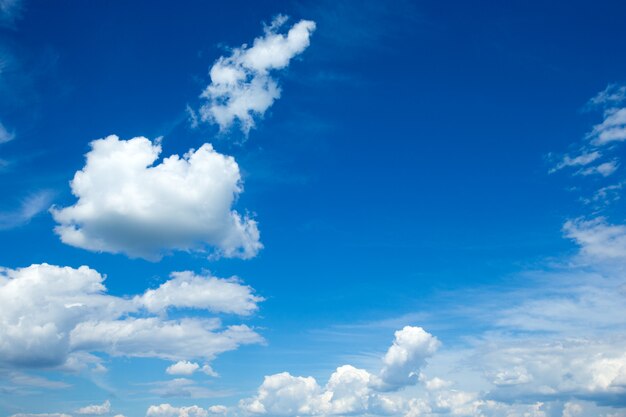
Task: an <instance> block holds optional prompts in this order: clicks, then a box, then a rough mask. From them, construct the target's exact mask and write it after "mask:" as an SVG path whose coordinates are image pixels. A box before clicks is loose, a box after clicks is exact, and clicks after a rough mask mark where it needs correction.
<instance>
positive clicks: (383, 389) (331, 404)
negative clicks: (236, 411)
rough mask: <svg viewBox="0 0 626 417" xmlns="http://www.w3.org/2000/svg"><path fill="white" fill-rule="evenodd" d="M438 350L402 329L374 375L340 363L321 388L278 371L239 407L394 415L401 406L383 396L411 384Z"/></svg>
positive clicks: (429, 339)
mask: <svg viewBox="0 0 626 417" xmlns="http://www.w3.org/2000/svg"><path fill="white" fill-rule="evenodd" d="M438 347H439V341H438V340H437V339H436V338H435V337H433V336H432V335H431V334H429V333H428V332H426V331H424V329H422V328H421V327H411V326H406V327H404V328H403V329H401V330H398V331H397V332H396V333H395V339H394V342H393V344H392V346H391V347H390V348H389V350H388V351H387V354H386V355H385V356H384V357H383V359H382V362H383V367H382V369H381V371H380V377H379V376H377V375H376V374H373V373H370V372H369V371H367V370H365V369H359V368H356V367H354V366H352V365H344V366H340V367H338V368H337V369H336V370H335V372H333V373H332V375H331V376H330V378H329V379H328V382H327V383H326V385H325V386H323V387H322V386H320V385H319V384H318V382H317V381H316V379H315V378H313V377H310V376H309V377H301V376H292V375H291V374H289V373H288V372H282V373H279V374H274V375H269V376H266V377H265V379H264V381H263V383H262V384H261V386H260V387H259V389H258V392H257V394H256V396H254V397H252V398H248V399H244V400H242V401H241V402H240V408H241V409H242V410H244V411H245V412H248V413H252V414H267V415H280V416H299V415H314V416H315V415H352V414H354V415H370V414H375V415H377V414H383V415H386V414H398V413H400V412H401V411H402V409H403V408H404V406H405V404H404V402H403V400H402V399H401V398H400V397H395V396H393V395H389V394H387V392H388V391H390V390H391V389H393V390H396V391H397V390H399V389H400V388H405V387H407V386H409V385H413V384H415V383H417V381H418V380H419V374H420V370H421V368H422V367H423V366H424V365H425V360H426V357H428V356H430V355H432V354H433V353H434V352H435V351H436V349H437V348H438Z"/></svg>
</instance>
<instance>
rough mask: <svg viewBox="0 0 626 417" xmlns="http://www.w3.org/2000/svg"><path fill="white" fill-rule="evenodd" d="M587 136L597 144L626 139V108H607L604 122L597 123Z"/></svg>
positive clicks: (601, 144)
mask: <svg viewBox="0 0 626 417" xmlns="http://www.w3.org/2000/svg"><path fill="white" fill-rule="evenodd" d="M587 138H588V139H590V140H591V143H592V144H594V145H597V146H603V145H607V144H609V143H611V142H622V141H624V140H626V108H620V109H610V110H607V111H606V112H605V114H604V120H603V121H602V123H599V124H597V125H595V126H594V127H593V129H592V130H591V132H589V134H588V135H587Z"/></svg>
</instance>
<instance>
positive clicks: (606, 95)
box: [549, 84, 626, 177]
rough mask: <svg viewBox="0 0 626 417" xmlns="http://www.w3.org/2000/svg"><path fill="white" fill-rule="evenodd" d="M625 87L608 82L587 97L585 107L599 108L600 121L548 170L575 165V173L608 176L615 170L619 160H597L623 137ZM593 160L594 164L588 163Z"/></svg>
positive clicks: (624, 129)
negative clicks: (579, 144)
mask: <svg viewBox="0 0 626 417" xmlns="http://www.w3.org/2000/svg"><path fill="white" fill-rule="evenodd" d="M625 102H626V86H620V85H617V84H610V85H609V86H608V87H607V88H606V89H604V90H603V91H601V92H599V93H598V94H596V96H594V97H593V98H591V99H590V100H589V102H588V103H587V105H586V110H589V111H592V110H601V111H602V113H603V119H602V122H601V123H598V124H596V125H594V126H593V128H592V129H591V131H589V132H588V133H587V134H586V135H585V143H584V145H583V146H582V147H581V149H580V150H579V154H578V155H577V156H573V157H572V156H570V155H565V156H563V158H562V159H561V160H560V161H559V162H558V163H557V164H556V165H555V166H554V167H553V168H551V169H550V171H549V172H550V173H553V172H556V171H559V170H561V169H564V168H568V167H574V168H579V169H578V171H576V172H575V174H579V175H585V176H586V175H600V176H603V177H608V176H610V175H612V174H613V173H614V172H616V171H617V169H618V167H619V159H617V158H614V159H612V160H610V161H604V162H603V161H601V159H602V158H603V157H604V156H605V154H606V153H608V151H611V150H614V149H615V146H614V145H617V144H619V143H621V142H623V141H625V140H626V107H624V103H625ZM594 163H596V165H592V164H594Z"/></svg>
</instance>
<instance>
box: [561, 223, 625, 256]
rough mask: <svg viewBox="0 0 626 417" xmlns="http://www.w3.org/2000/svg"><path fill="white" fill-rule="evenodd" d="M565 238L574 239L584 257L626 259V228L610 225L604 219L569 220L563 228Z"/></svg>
mask: <svg viewBox="0 0 626 417" xmlns="http://www.w3.org/2000/svg"><path fill="white" fill-rule="evenodd" d="M563 231H564V232H565V236H566V237H568V238H570V239H573V240H574V241H575V242H576V243H577V244H578V245H579V246H580V248H581V252H582V253H583V254H584V255H587V256H590V257H593V258H599V259H618V260H623V259H625V257H626V226H624V225H612V224H609V223H608V222H607V221H606V219H605V218H604V217H598V218H595V219H591V220H584V219H575V220H569V221H567V222H566V223H565V225H564V226H563Z"/></svg>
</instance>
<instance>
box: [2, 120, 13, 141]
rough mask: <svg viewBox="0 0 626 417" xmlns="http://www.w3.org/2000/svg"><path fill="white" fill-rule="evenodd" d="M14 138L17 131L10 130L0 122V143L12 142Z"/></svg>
mask: <svg viewBox="0 0 626 417" xmlns="http://www.w3.org/2000/svg"><path fill="white" fill-rule="evenodd" d="M13 139H15V132H13V131H11V132H9V130H8V129H7V128H6V127H5V126H4V124H2V123H0V143H6V142H10V141H12V140H13Z"/></svg>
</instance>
